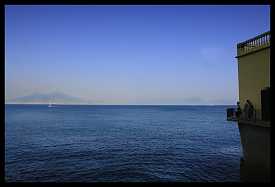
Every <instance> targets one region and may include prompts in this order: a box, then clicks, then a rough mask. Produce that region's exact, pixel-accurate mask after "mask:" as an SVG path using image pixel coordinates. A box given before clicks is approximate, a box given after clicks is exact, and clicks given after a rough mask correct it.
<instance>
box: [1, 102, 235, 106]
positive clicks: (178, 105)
mask: <svg viewBox="0 0 275 187" xmlns="http://www.w3.org/2000/svg"><path fill="white" fill-rule="evenodd" d="M5 105H49V104H47V103H5ZM52 105H55V106H64V105H65V106H236V105H233V104H200V105H196V104H52Z"/></svg>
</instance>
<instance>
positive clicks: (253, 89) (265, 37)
mask: <svg viewBox="0 0 275 187" xmlns="http://www.w3.org/2000/svg"><path fill="white" fill-rule="evenodd" d="M237 59H238V75H239V99H240V105H241V108H243V107H244V104H245V102H246V100H247V99H248V100H250V101H251V102H252V104H253V106H254V108H255V110H256V119H257V120H261V116H262V112H261V111H262V108H261V105H262V103H261V90H263V89H264V88H265V87H270V32H266V33H263V34H261V35H259V36H256V37H254V38H252V39H249V40H247V41H245V42H242V43H239V44H238V45H237Z"/></svg>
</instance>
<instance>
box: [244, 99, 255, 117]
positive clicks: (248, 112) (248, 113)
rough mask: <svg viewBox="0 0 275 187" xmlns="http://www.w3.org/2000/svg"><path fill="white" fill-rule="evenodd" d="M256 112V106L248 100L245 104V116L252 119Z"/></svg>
mask: <svg viewBox="0 0 275 187" xmlns="http://www.w3.org/2000/svg"><path fill="white" fill-rule="evenodd" d="M253 113H254V107H253V105H252V103H251V102H250V101H249V100H246V103H245V105H244V117H245V119H248V120H251V119H252V117H253Z"/></svg>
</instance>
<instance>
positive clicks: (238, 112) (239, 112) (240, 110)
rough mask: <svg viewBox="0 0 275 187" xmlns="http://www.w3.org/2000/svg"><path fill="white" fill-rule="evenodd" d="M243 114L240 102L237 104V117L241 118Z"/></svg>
mask: <svg viewBox="0 0 275 187" xmlns="http://www.w3.org/2000/svg"><path fill="white" fill-rule="evenodd" d="M241 114H242V109H241V107H240V102H237V112H236V117H237V118H240V117H241Z"/></svg>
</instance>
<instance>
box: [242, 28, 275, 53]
mask: <svg viewBox="0 0 275 187" xmlns="http://www.w3.org/2000/svg"><path fill="white" fill-rule="evenodd" d="M270 39H271V34H270V31H268V32H265V33H263V34H261V35H258V36H256V37H254V38H251V39H249V40H246V41H244V42H241V43H239V44H238V45H237V57H239V56H242V55H245V54H248V53H250V52H253V51H256V50H259V49H263V48H265V47H268V46H270Z"/></svg>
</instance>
